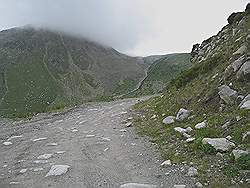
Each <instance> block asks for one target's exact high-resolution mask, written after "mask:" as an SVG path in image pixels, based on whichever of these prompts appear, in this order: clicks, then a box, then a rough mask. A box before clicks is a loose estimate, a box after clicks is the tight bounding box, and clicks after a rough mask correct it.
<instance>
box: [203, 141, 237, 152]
mask: <svg viewBox="0 0 250 188" xmlns="http://www.w3.org/2000/svg"><path fill="white" fill-rule="evenodd" d="M202 144H209V145H211V146H213V147H214V148H215V149H216V150H217V151H228V150H229V149H231V148H232V147H235V144H234V143H233V142H230V141H228V140H227V139H226V138H203V140H202Z"/></svg>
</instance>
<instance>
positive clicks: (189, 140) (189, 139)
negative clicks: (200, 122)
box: [186, 137, 195, 143]
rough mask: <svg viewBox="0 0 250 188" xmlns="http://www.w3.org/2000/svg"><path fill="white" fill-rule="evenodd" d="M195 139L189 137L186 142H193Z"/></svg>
mask: <svg viewBox="0 0 250 188" xmlns="http://www.w3.org/2000/svg"><path fill="white" fill-rule="evenodd" d="M194 140H195V138H192V137H191V138H188V139H187V140H186V143H190V142H193V141H194Z"/></svg>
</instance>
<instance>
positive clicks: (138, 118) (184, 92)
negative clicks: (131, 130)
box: [134, 16, 250, 187]
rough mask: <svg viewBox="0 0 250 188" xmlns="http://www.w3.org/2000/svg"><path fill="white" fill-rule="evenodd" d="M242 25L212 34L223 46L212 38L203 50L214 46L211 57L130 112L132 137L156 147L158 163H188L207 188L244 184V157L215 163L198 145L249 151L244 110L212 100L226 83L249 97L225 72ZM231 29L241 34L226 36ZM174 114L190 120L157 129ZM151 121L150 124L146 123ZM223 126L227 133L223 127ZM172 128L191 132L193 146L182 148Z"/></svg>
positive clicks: (210, 151) (211, 152)
mask: <svg viewBox="0 0 250 188" xmlns="http://www.w3.org/2000/svg"><path fill="white" fill-rule="evenodd" d="M244 19H245V20H244V22H242V23H241V25H239V26H238V25H236V24H233V25H228V26H226V27H225V28H224V29H223V31H221V32H220V33H219V34H218V35H220V36H225V35H227V40H226V41H220V42H218V41H217V38H216V37H214V38H211V39H209V40H208V41H205V42H204V43H203V46H206V44H207V43H211V42H213V41H215V42H214V43H216V48H215V50H214V52H213V53H209V52H208V53H207V54H208V55H207V54H205V55H204V56H205V57H203V59H202V60H200V59H199V58H198V59H196V60H195V62H194V64H193V66H192V67H191V68H190V69H187V70H184V71H182V73H181V74H180V75H179V76H177V77H176V78H175V79H173V80H172V81H171V83H170V84H169V85H168V87H167V88H166V89H165V90H164V91H163V94H162V96H159V97H155V98H152V99H150V100H148V101H146V102H143V103H140V104H138V105H136V106H135V107H134V110H135V114H136V115H134V124H135V126H136V130H137V132H138V133H139V134H140V135H142V136H147V137H149V139H150V140H151V141H152V142H154V143H155V144H157V147H158V149H159V150H160V151H161V154H162V157H163V158H164V159H170V160H172V161H173V162H174V163H182V162H185V163H187V164H188V163H189V162H192V163H193V164H194V166H195V167H197V168H198V170H199V175H198V178H199V179H200V181H201V182H202V183H208V182H209V186H210V187H229V186H230V185H231V183H232V180H233V181H235V182H237V183H239V180H241V179H243V180H244V178H246V177H245V174H243V173H242V170H245V169H249V163H250V158H249V155H248V156H243V157H241V158H239V159H237V160H235V159H234V158H232V154H231V150H230V151H228V152H225V153H223V157H221V156H220V155H216V154H217V151H215V149H214V148H213V147H212V146H210V145H207V144H206V145H204V144H202V139H203V138H205V137H209V138H216V137H222V138H225V137H227V136H229V135H230V136H231V137H232V138H231V141H232V142H233V143H235V144H236V145H237V147H238V148H239V149H242V150H246V149H247V148H249V146H250V142H249V138H247V139H246V140H243V139H242V136H243V135H244V133H246V132H247V131H249V130H250V123H249V122H250V117H249V110H244V109H239V106H238V105H239V102H236V103H234V104H230V105H225V104H223V102H222V101H221V99H220V97H219V95H218V87H219V86H220V85H222V84H226V85H230V83H232V84H231V88H233V89H234V90H236V91H238V93H239V94H242V95H244V96H246V95H247V94H248V92H249V91H250V85H249V82H248V81H246V80H241V79H238V78H237V77H236V74H232V75H230V77H227V75H226V71H225V70H226V68H227V67H228V65H229V64H230V63H232V59H233V58H234V59H236V58H238V57H233V58H232V54H233V53H234V52H235V51H237V49H239V47H241V46H242V44H243V43H245V38H246V36H247V34H248V29H249V27H248V23H249V16H248V17H245V18H244ZM235 27H240V29H241V30H240V32H238V33H237V34H235V35H234V36H232V30H233V29H234V28H235ZM225 31H227V33H226V34H225ZM218 38H219V37H218ZM229 47H230V48H229ZM209 54H210V55H209ZM234 59H233V60H234ZM222 106H223V108H222ZM180 108H186V109H189V110H192V112H191V115H190V118H187V119H185V120H184V121H181V122H178V121H176V122H175V123H173V124H171V125H165V124H163V123H162V120H163V119H164V118H165V117H166V116H175V115H176V114H177V112H178V110H179V109H180ZM155 115H156V118H152V117H153V116H155ZM239 117H240V118H239ZM204 120H207V126H206V128H203V129H199V130H196V129H195V125H196V124H197V123H200V122H202V121H204ZM225 123H227V124H228V125H227V127H223V125H224V124H225ZM177 126H178V127H182V128H187V127H192V129H193V131H191V132H190V133H188V134H190V135H191V137H193V138H195V141H193V142H190V143H186V142H185V140H186V138H185V137H183V136H182V135H181V134H180V133H177V132H176V131H175V130H174V128H175V127H177Z"/></svg>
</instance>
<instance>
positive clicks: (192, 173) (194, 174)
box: [187, 167, 198, 177]
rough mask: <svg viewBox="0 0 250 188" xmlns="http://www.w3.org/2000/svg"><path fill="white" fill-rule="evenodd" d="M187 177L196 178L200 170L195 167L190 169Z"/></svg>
mask: <svg viewBox="0 0 250 188" xmlns="http://www.w3.org/2000/svg"><path fill="white" fill-rule="evenodd" d="M187 175H188V176H190V177H195V176H197V175H198V170H197V169H196V168H194V167H190V168H189V169H188V173H187Z"/></svg>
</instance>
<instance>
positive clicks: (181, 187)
mask: <svg viewBox="0 0 250 188" xmlns="http://www.w3.org/2000/svg"><path fill="white" fill-rule="evenodd" d="M185 187H187V186H186V185H174V188H185Z"/></svg>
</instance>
